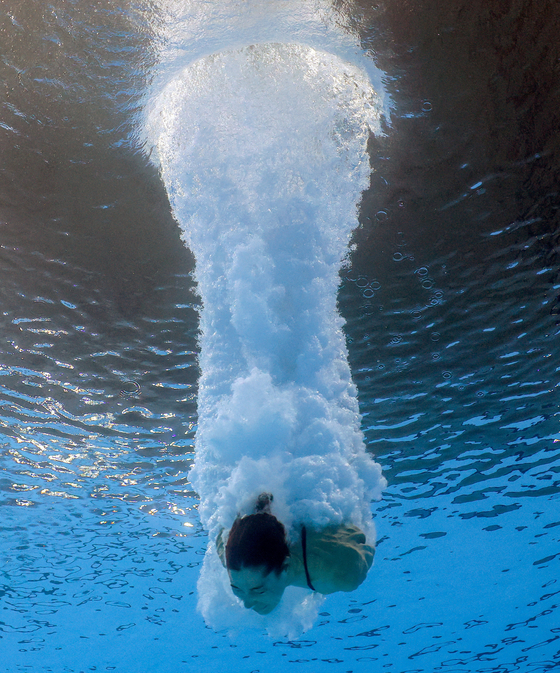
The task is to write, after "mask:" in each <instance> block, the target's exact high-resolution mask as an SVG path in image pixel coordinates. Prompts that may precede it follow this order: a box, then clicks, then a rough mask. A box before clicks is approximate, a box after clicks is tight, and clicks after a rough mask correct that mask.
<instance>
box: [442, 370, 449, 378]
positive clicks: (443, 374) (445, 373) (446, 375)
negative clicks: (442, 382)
mask: <svg viewBox="0 0 560 673" xmlns="http://www.w3.org/2000/svg"><path fill="white" fill-rule="evenodd" d="M441 375H442V376H443V378H444V379H450V378H451V372H448V371H445V372H442V374H441Z"/></svg>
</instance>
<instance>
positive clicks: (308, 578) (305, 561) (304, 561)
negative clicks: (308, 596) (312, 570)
mask: <svg viewBox="0 0 560 673" xmlns="http://www.w3.org/2000/svg"><path fill="white" fill-rule="evenodd" d="M306 539H307V531H306V530H305V526H302V527H301V546H302V549H303V567H304V568H305V578H306V580H307V586H308V587H309V588H310V589H311V591H315V587H314V586H313V585H312V584H311V577H309V569H308V568H307V549H306V544H305V543H306Z"/></svg>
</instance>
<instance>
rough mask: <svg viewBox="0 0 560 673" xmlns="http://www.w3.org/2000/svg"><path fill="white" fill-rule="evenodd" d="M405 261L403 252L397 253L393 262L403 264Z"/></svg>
mask: <svg viewBox="0 0 560 673" xmlns="http://www.w3.org/2000/svg"><path fill="white" fill-rule="evenodd" d="M403 259H404V255H403V254H402V252H396V253H395V254H394V255H393V261H395V262H402V260H403Z"/></svg>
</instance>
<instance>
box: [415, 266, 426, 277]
mask: <svg viewBox="0 0 560 673" xmlns="http://www.w3.org/2000/svg"><path fill="white" fill-rule="evenodd" d="M415 273H417V274H418V275H419V276H427V275H428V269H427V268H426V267H425V266H421V267H420V268H419V269H416V272H415Z"/></svg>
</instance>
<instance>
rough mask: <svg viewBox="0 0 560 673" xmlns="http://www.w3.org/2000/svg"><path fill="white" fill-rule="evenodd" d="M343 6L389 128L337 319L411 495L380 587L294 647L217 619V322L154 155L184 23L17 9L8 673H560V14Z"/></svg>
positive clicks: (387, 509)
mask: <svg viewBox="0 0 560 673" xmlns="http://www.w3.org/2000/svg"><path fill="white" fill-rule="evenodd" d="M194 4H195V5H196V3H194ZM185 6H186V5H185ZM309 6H311V5H309ZM263 11H264V10H263ZM310 11H311V10H310ZM340 11H341V12H342V14H343V15H344V16H345V17H346V19H347V20H348V21H347V22H349V23H350V25H351V26H353V27H354V29H355V30H356V31H357V32H358V34H359V37H360V40H361V44H362V47H363V49H364V53H366V54H369V57H370V58H371V59H372V60H374V61H375V63H376V64H377V66H378V67H379V68H381V69H382V70H383V71H384V72H385V73H386V89H387V92H388V95H389V96H390V97H391V99H392V101H393V106H394V107H393V111H392V113H391V119H390V125H389V124H387V125H386V126H385V135H384V136H377V137H375V138H371V140H370V144H369V151H370V156H371V164H372V169H373V172H372V178H371V187H370V189H369V190H368V191H367V192H365V194H364V197H363V201H362V205H361V208H360V213H359V221H360V227H359V229H357V231H356V233H355V236H354V243H355V245H354V248H353V251H352V253H351V256H350V260H349V261H350V263H349V265H348V266H347V267H346V268H344V269H343V270H342V272H341V286H340V290H339V294H338V306H339V310H340V312H341V314H342V316H343V317H344V319H345V320H346V326H345V334H346V340H347V344H348V352H349V362H350V367H351V371H352V377H353V379H354V382H355V384H356V385H357V388H358V398H359V404H360V411H361V414H362V419H363V420H362V430H363V432H364V436H365V441H366V445H367V448H368V451H370V452H371V453H372V455H373V456H375V459H376V461H378V462H379V463H380V464H381V465H382V466H383V473H384V475H385V477H386V478H387V481H388V487H387V489H386V490H385V492H384V494H383V499H382V500H381V501H380V502H374V503H372V515H373V517H374V521H375V524H376V528H377V536H378V541H377V552H376V557H375V564H374V567H373V568H372V570H371V572H370V573H369V575H368V578H367V580H366V582H365V583H364V584H363V585H362V586H361V587H360V588H359V589H358V590H357V591H356V592H353V593H351V594H335V595H332V596H330V597H328V598H327V599H326V601H325V602H324V603H323V605H322V606H321V608H320V614H319V617H318V620H317V621H316V623H315V625H314V626H313V627H312V628H311V629H310V630H309V631H307V632H306V633H305V634H303V635H302V636H301V637H299V638H297V639H294V640H289V639H287V638H269V637H268V636H266V635H265V634H264V633H259V632H255V631H251V632H247V633H240V634H238V635H237V636H233V637H232V636H230V635H228V634H227V633H224V632H215V631H214V630H213V629H211V628H208V627H207V626H206V624H205V623H204V620H203V618H202V617H201V615H200V614H199V612H197V588H196V584H197V581H198V577H199V573H200V568H201V565H202V560H203V558H204V554H205V551H206V546H207V539H208V538H207V533H206V532H205V530H204V528H203V527H202V525H201V523H200V518H199V515H198V511H197V508H198V505H199V497H198V494H197V493H196V492H195V491H194V490H193V489H192V487H191V485H190V482H189V470H190V468H191V466H192V464H193V462H194V457H195V456H194V438H195V432H196V429H197V406H196V403H197V393H198V390H197V382H198V380H199V374H200V372H199V369H198V364H197V363H198V360H197V353H198V341H197V337H198V325H199V314H200V310H201V304H200V298H199V297H198V294H197V287H196V284H195V281H194V276H193V271H194V268H195V267H194V259H193V256H192V254H191V253H190V252H189V251H188V250H187V249H186V248H185V246H184V245H183V243H182V242H181V240H180V238H179V229H178V227H177V224H176V223H175V221H174V220H173V218H172V216H171V212H170V206H169V203H168V201H167V197H166V193H165V190H164V187H163V184H162V182H161V179H160V177H159V174H158V172H157V170H156V168H154V167H153V165H152V164H151V163H150V162H149V161H148V159H147V158H146V157H145V156H144V155H143V153H142V152H141V151H140V149H139V141H138V139H137V135H136V132H135V130H136V128H137V125H138V118H139V115H140V113H141V110H142V109H143V101H144V99H143V96H144V92H145V91H146V89H147V88H149V86H150V85H151V84H153V82H152V80H151V73H153V72H154V68H155V64H156V61H157V58H158V57H157V53H158V51H157V49H155V48H154V44H156V43H157V40H158V39H159V38H158V33H157V30H156V28H154V26H156V27H157V25H158V24H157V21H166V20H167V18H166V15H165V12H162V10H161V6H157V5H153V6H151V5H149V4H148V3H146V5H145V6H144V5H143V6H139V5H132V4H131V5H128V4H127V3H117V2H108V1H107V2H99V3H94V4H89V6H88V7H87V8H82V7H80V6H78V4H77V3H66V2H59V3H57V2H54V3H51V4H50V5H48V6H45V5H44V4H42V3H38V2H36V1H29V0H26V1H25V2H22V3H19V4H18V7H17V9H11V10H9V11H8V10H2V14H1V21H2V23H1V27H0V31H1V34H2V35H3V44H5V45H6V47H5V49H6V52H5V53H6V54H7V55H6V56H5V58H4V59H3V61H2V65H1V66H0V67H1V68H2V80H3V81H4V82H5V88H4V91H3V93H2V117H1V119H0V127H1V128H0V131H1V135H0V143H1V147H2V157H3V161H2V172H1V173H0V194H1V200H0V223H1V229H0V231H1V232H2V237H1V243H0V245H1V248H0V263H1V269H2V271H1V273H2V283H1V284H0V297H1V312H2V334H3V340H2V345H1V347H0V350H1V359H0V363H1V364H0V375H1V376H0V405H1V416H0V418H1V423H2V437H1V440H0V441H1V451H2V454H1V455H2V459H1V467H2V474H1V476H0V491H1V493H0V504H1V514H2V524H1V525H2V536H1V538H0V540H1V542H0V544H1V552H0V559H1V571H2V581H1V582H0V601H1V606H0V609H1V612H0V670H2V671H6V672H7V673H15V672H17V673H20V672H23V671H25V672H28V671H32V672H33V673H35V672H36V671H37V672H39V671H53V672H57V673H58V672H59V671H64V672H66V671H68V672H78V671H90V670H97V671H106V670H114V671H117V672H120V673H138V671H149V672H150V673H152V672H154V673H171V672H173V673H175V672H176V671H182V670H184V671H210V670H216V669H217V668H226V667H227V668H229V669H231V670H233V671H239V672H241V673H245V672H246V673H249V672H251V671H255V672H256V671H267V672H268V671H271V672H274V671H286V670H292V669H294V670H300V671H302V672H307V671H317V670H321V671H322V670H326V671H329V670H332V671H334V672H338V671H340V672H346V671H353V672H354V673H361V672H362V671H370V670H388V671H394V672H395V673H413V672H418V673H424V672H425V673H432V672H433V671H445V672H446V673H458V672H461V673H471V672H475V671H476V672H478V671H485V672H487V671H495V672H499V673H509V672H510V671H511V672H513V671H521V672H523V673H528V672H531V673H534V672H537V673H538V672H541V671H542V672H544V671H551V670H554V669H556V668H558V667H559V666H560V619H559V612H558V603H559V600H558V597H560V586H559V584H558V574H559V567H560V566H559V565H558V564H559V562H560V545H559V536H560V507H559V504H560V497H559V480H560V477H559V472H560V458H559V453H560V452H559V447H560V443H559V442H560V430H559V423H558V421H559V419H560V415H559V410H558V383H559V376H558V372H559V365H558V358H557V352H558V347H557V338H558V330H559V326H558V314H559V310H560V309H559V300H558V297H559V296H560V293H559V288H560V275H559V264H558V242H559V238H558V231H559V229H558V202H559V201H558V193H557V187H556V185H557V184H558V165H559V162H558V151H559V148H558V134H557V128H558V121H559V120H558V110H559V109H560V106H558V100H557V99H558V96H559V92H560V88H559V87H558V83H557V73H558V62H560V61H559V58H560V53H558V51H559V48H558V45H557V39H556V37H555V36H556V35H557V29H558V23H559V19H560V14H559V12H558V9H557V8H556V6H555V5H554V4H553V3H544V5H542V6H539V7H538V8H537V7H534V6H533V5H531V4H530V3H520V4H519V5H515V6H512V7H511V8H509V9H508V10H507V11H506V10H504V11H503V12H502V11H500V12H499V11H497V10H496V9H492V8H488V7H486V5H485V4H483V3H478V4H476V5H475V6H473V5H472V4H469V5H467V4H466V3H462V2H453V3H449V4H448V5H446V8H445V9H440V10H436V9H435V8H434V7H432V6H431V5H430V6H423V5H422V4H421V3H419V4H418V5H417V6H416V7H411V6H410V5H409V4H408V3H404V2H403V3H400V2H395V3H391V4H390V5H389V3H378V4H376V5H375V6H374V5H372V4H371V3H362V4H361V5H360V3H351V4H348V5H344V6H343V7H342V8H340ZM154 16H155V17H156V19H157V20H156V19H154ZM187 18H188V17H186V16H185V17H183V18H182V19H181V16H179V15H177V22H178V25H183V24H182V23H181V20H184V21H185V22H186V23H188V21H187ZM317 39H319V38H317ZM211 46H212V48H214V45H213V44H212V45H211ZM185 48H186V47H185ZM367 50H370V51H369V52H368V51H367Z"/></svg>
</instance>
